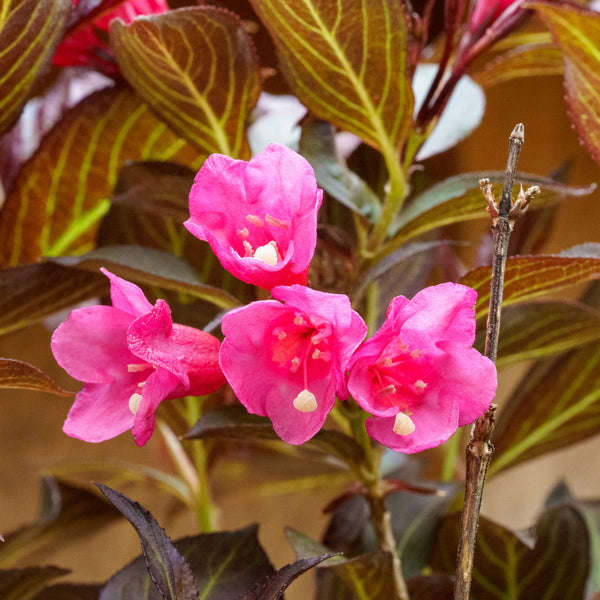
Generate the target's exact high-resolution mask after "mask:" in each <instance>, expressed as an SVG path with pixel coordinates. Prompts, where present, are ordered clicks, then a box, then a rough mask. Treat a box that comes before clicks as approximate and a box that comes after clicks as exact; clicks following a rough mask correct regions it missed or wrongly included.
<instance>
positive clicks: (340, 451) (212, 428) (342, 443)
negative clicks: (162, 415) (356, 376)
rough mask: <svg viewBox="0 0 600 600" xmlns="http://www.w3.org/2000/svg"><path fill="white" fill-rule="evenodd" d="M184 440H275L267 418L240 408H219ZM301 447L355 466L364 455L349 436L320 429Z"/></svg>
mask: <svg viewBox="0 0 600 600" xmlns="http://www.w3.org/2000/svg"><path fill="white" fill-rule="evenodd" d="M184 438H185V439H192V440H193V439H205V438H224V439H236V440H246V441H256V440H278V439H279V437H278V436H277V434H276V433H275V431H274V430H273V425H272V424H271V421H270V420H269V419H268V418H267V417H258V416H256V415H251V414H250V413H249V412H248V411H247V410H246V409H245V408H244V407H243V406H241V405H238V404H236V405H232V406H221V407H220V408H217V409H215V410H212V411H210V412H207V413H206V414H204V415H203V416H202V417H200V419H198V421H197V422H196V424H195V425H194V426H193V427H192V429H190V431H188V433H186V435H185V436H184ZM302 448H306V449H313V448H315V449H318V450H320V451H321V452H325V453H328V454H331V455H333V456H336V457H338V458H341V459H342V460H343V461H344V463H346V464H349V465H358V464H360V463H361V462H362V461H363V460H364V452H363V450H362V448H361V447H360V445H359V444H358V443H357V442H356V441H355V440H354V439H352V438H351V437H349V436H347V435H344V434H343V433H341V432H339V431H333V430H327V429H322V430H321V431H319V432H318V433H317V434H316V435H315V436H314V437H313V438H311V439H310V440H309V441H308V442H306V443H305V444H304V445H303V446H302Z"/></svg>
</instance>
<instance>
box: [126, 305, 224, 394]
mask: <svg viewBox="0 0 600 600" xmlns="http://www.w3.org/2000/svg"><path fill="white" fill-rule="evenodd" d="M127 340H128V342H129V347H130V349H131V351H132V352H133V353H134V354H135V355H136V356H138V357H139V358H141V359H142V360H144V361H145V362H148V363H150V364H152V365H154V366H157V367H162V368H163V369H166V370H167V371H169V372H170V373H172V374H173V375H175V376H176V377H177V378H178V379H179V381H180V382H181V383H182V384H183V386H184V387H185V389H186V390H189V391H190V393H192V394H198V395H202V394H207V393H209V392H212V391H214V390H216V389H217V388H219V387H220V386H221V385H223V383H224V381H225V380H224V377H223V374H222V372H221V368H220V366H219V360H218V357H219V340H217V338H215V337H214V336H213V335H210V334H209V333H206V332H204V331H200V330H199V329H194V328H193V327H186V326H184V325H177V324H175V325H174V324H173V322H172V321H171V311H170V309H169V306H168V304H167V303H166V302H165V301H164V300H157V301H156V304H155V306H154V308H153V309H152V310H151V311H150V312H149V313H148V314H147V315H144V316H143V317H140V318H138V319H136V320H135V321H133V322H132V323H131V325H130V327H129V332H128V335H127ZM190 378H192V379H193V382H194V389H193V390H191V389H190V386H191V381H192V380H191V379H190Z"/></svg>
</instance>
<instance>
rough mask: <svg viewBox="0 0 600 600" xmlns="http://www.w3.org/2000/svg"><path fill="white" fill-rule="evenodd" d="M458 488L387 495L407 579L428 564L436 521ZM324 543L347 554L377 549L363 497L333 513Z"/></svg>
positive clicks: (369, 551) (450, 487)
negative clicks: (423, 492) (428, 492)
mask: <svg viewBox="0 0 600 600" xmlns="http://www.w3.org/2000/svg"><path fill="white" fill-rule="evenodd" d="M433 489H434V490H435V488H433ZM455 491H456V486H455V485H444V486H441V487H440V488H439V492H440V494H439V495H438V494H418V493H414V492H405V491H402V492H397V493H395V494H392V495H391V496H389V497H388V499H387V507H388V509H389V510H390V514H391V522H392V530H393V532H394V537H395V539H396V543H397V551H398V553H399V555H400V558H401V560H402V570H403V573H404V576H405V577H406V578H410V577H414V576H416V575H419V574H420V573H421V571H422V570H423V568H424V566H425V565H426V564H427V560H428V558H429V553H430V551H431V546H432V542H433V538H434V535H435V528H436V524H437V521H438V519H439V518H440V517H441V516H442V514H443V513H444V511H445V510H446V509H447V507H448V504H449V503H450V501H451V500H452V497H453V494H454V492H455ZM324 544H325V545H326V547H328V548H331V549H332V550H336V551H339V552H343V554H344V556H346V557H352V556H357V555H363V554H367V553H371V552H374V551H376V549H377V544H376V538H375V532H374V531H373V528H372V526H371V524H370V520H369V507H368V504H367V501H366V500H365V498H364V497H362V496H355V497H354V498H351V499H350V500H348V501H347V502H345V503H344V504H342V505H341V506H340V507H339V508H337V509H336V510H335V511H334V512H333V514H332V516H331V521H330V523H329V526H328V528H327V531H326V533H325V537H324Z"/></svg>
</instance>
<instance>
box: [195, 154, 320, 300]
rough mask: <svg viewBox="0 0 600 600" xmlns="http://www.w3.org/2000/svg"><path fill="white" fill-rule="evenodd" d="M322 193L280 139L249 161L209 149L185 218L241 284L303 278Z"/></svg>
mask: <svg viewBox="0 0 600 600" xmlns="http://www.w3.org/2000/svg"><path fill="white" fill-rule="evenodd" d="M322 199H323V191H322V190H320V189H318V188H317V182H316V179H315V175H314V173H313V170H312V168H311V166H310V165H309V164H308V162H306V160H304V158H302V157H301V156H300V155H299V154H296V152H294V151H293V150H290V149H289V148H286V147H285V146H281V145H279V144H270V145H269V146H267V148H266V149H265V150H263V151H262V152H261V153H259V154H257V155H256V156H255V157H254V158H253V159H252V160H250V162H245V161H242V160H233V159H232V158H229V157H228V156H223V155H222V154H213V155H211V156H209V157H208V159H207V160H206V162H205V163H204V165H203V166H202V168H201V169H200V171H199V172H198V174H197V175H196V179H195V182H194V185H193V186H192V190H191V192H190V215H191V216H190V219H188V220H187V221H186V222H185V223H184V225H185V226H186V227H187V229H188V230H189V231H190V232H191V233H192V234H193V235H195V236H196V237H197V238H200V239H201V240H204V241H206V242H208V243H209V244H210V247H211V248H212V250H213V252H214V253H215V254H216V255H217V257H218V259H219V260H220V261H221V264H222V265H223V267H225V269H227V270H228V271H229V272H230V273H232V274H233V275H235V276H236V277H237V278H238V279H241V280H242V281H245V282H246V283H252V284H254V285H257V286H259V287H262V288H264V289H266V290H270V289H271V288H273V287H275V286H276V285H291V284H294V283H299V284H303V285H305V284H306V280H307V273H308V266H309V264H310V260H311V258H312V256H313V254H314V251H315V246H316V243H317V211H318V210H319V206H321V200H322Z"/></svg>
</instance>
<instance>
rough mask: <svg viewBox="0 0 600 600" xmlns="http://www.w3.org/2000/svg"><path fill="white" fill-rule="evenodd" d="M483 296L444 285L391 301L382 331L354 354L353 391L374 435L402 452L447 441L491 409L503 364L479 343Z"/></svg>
mask: <svg viewBox="0 0 600 600" xmlns="http://www.w3.org/2000/svg"><path fill="white" fill-rule="evenodd" d="M476 299H477V293H476V292H475V291H474V290H473V289H471V288H468V287H465V286H462V285H458V284H454V283H445V284H441V285H437V286H434V287H430V288H426V289H424V290H422V291H421V292H419V293H418V294H417V295H416V296H415V297H414V298H413V299H412V300H410V301H409V300H407V299H406V298H404V297H403V296H398V297H396V298H394V299H393V300H392V302H391V303H390V306H389V308H388V311H387V317H386V321H385V323H384V324H383V326H382V327H381V329H380V330H379V331H378V332H377V333H375V334H374V335H373V336H372V337H371V338H370V339H368V340H367V341H366V342H364V343H363V344H362V345H361V347H360V348H359V349H358V350H357V352H356V353H355V355H354V356H353V357H352V360H351V362H350V372H349V377H348V388H349V390H350V393H351V394H352V396H353V398H354V399H355V400H356V401H357V402H358V403H359V404H360V405H361V406H362V407H363V408H364V409H365V410H366V411H368V412H369V413H371V414H372V415H374V416H373V417H372V418H369V419H367V431H368V432H369V435H370V436H371V437H372V438H373V439H375V440H377V441H379V442H381V443H382V444H384V445H385V446H388V447H389V448H392V449H393V450H396V451H398V452H405V453H413V452H420V451H422V450H426V449H427V448H432V447H434V446H438V445H439V444H441V443H443V442H445V441H446V440H447V439H448V438H449V437H450V436H451V435H452V434H453V433H454V432H455V431H456V429H457V427H459V426H461V425H466V424H468V423H471V422H472V421H474V420H475V419H476V418H477V417H479V416H480V415H482V414H483V413H484V412H485V411H486V410H487V408H489V406H490V404H491V401H492V399H493V398H494V394H495V392H496V385H497V378H496V367H495V365H494V364H493V363H492V361H490V360H489V359H488V358H486V357H484V356H482V355H481V354H480V353H479V352H478V351H477V350H475V349H474V348H472V345H473V341H474V339H475V311H474V305H475V300H476Z"/></svg>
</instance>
